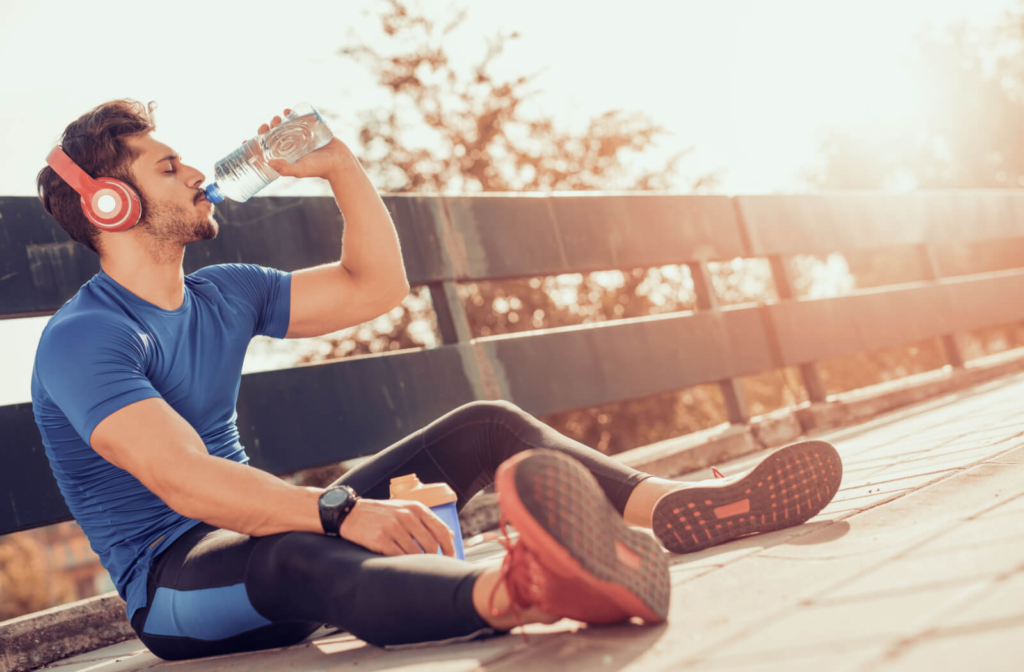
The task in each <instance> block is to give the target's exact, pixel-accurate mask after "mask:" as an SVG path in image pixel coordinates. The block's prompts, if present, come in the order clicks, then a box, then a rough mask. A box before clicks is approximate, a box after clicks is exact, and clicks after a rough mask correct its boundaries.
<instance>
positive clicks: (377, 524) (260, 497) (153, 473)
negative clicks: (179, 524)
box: [89, 397, 455, 556]
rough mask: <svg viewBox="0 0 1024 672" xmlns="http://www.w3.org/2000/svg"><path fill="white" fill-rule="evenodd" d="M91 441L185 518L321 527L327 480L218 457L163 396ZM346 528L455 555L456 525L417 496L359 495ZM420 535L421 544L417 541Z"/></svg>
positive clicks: (391, 547) (247, 529) (385, 548)
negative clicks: (293, 479) (320, 482)
mask: <svg viewBox="0 0 1024 672" xmlns="http://www.w3.org/2000/svg"><path fill="white" fill-rule="evenodd" d="M89 442H90V444H91V445H92V447H93V450H95V451H96V452H97V453H98V454H99V455H100V456H101V457H102V458H103V459H105V460H107V461H108V462H110V463H111V464H113V465H114V466H116V467H118V468H120V469H123V470H125V471H127V472H128V473H130V474H131V475H133V476H135V478H137V479H139V481H140V482H141V483H142V484H143V485H144V486H146V488H148V489H149V490H150V491H151V492H152V493H153V494H155V495H156V496H157V497H159V498H160V499H161V500H163V502H164V503H165V504H167V506H169V507H171V508H172V509H174V510H175V511H177V512H178V513H180V514H181V515H183V516H185V517H186V518H192V519H194V520H201V521H203V522H205V523H209V524H210V525H213V526H215V527H220V528H223V529H226V530H233V531H235V532H240V533H242V534H248V535H250V536H255V537H262V536H266V535H269V534H276V533H278V532H290V531H298V532H312V533H314V534H323V527H322V525H321V523H320V511H319V501H318V500H319V498H320V494H321V493H322V492H323V490H322V489H321V488H308V487H300V486H295V485H292V484H290V483H288V482H286V481H284V480H282V479H280V478H278V477H276V476H274V475H273V474H269V473H267V472H265V471H262V470H260V469H256V468H255V467H250V466H247V465H244V464H240V463H238V462H233V461H231V460H226V459H224V458H220V457H214V456H212V455H210V454H209V453H208V452H207V451H206V445H205V444H204V443H203V440H202V438H201V437H200V436H199V434H197V433H196V431H195V429H193V427H192V425H190V424H189V423H188V421H186V420H185V419H184V418H183V417H181V416H180V415H179V414H178V413H177V412H176V411H175V410H174V409H173V408H171V406H170V405H169V404H168V403H167V402H166V401H164V400H163V399H162V398H160V397H153V398H149V399H143V400H142V401H138V402H136V403H133V404H130V405H128V406H125V407H124V408H121V409H120V410H118V411H115V412H114V413H111V414H110V415H108V416H107V417H106V418H104V419H103V420H101V421H100V423H99V424H97V425H96V429H95V430H94V431H93V432H92V436H91V437H90V441H89ZM339 532H340V535H341V536H342V537H344V538H345V539H348V540H349V541H351V542H353V543H356V544H359V545H361V546H364V547H365V548H368V549H369V550H371V551H375V552H377V553H383V554H385V555H401V554H404V553H419V552H420V548H423V549H425V550H427V551H428V552H433V553H436V552H437V548H438V546H440V547H441V548H443V549H444V553H445V554H446V555H449V556H454V554H455V547H454V545H453V543H452V539H453V537H452V533H451V531H450V530H449V529H448V528H447V527H446V526H445V524H444V523H443V522H442V521H441V519H440V518H438V517H437V515H436V514H434V513H433V512H432V511H431V510H430V509H429V508H427V507H426V506H424V505H423V504H421V503H419V502H411V501H403V500H382V501H378V500H372V499H361V500H359V501H358V502H357V503H356V506H355V508H354V509H353V510H352V512H351V513H349V515H348V517H346V518H345V521H344V522H343V523H342V526H341V530H340V531H339ZM416 543H419V547H417V546H416Z"/></svg>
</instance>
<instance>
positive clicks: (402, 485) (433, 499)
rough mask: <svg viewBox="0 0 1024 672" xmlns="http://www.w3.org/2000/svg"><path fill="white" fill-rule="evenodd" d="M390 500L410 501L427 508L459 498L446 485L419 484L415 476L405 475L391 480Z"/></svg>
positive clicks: (449, 502)
mask: <svg viewBox="0 0 1024 672" xmlns="http://www.w3.org/2000/svg"><path fill="white" fill-rule="evenodd" d="M391 499H411V500H413V501H416V502H421V503H422V504H425V505H427V506H442V505H444V504H451V503H452V502H455V501H457V500H458V499H459V498H458V496H457V495H456V494H455V491H454V490H452V489H451V487H450V486H449V485H448V484H447V483H420V479H419V477H418V476H416V474H406V475H405V476H399V477H398V478H392V479H391Z"/></svg>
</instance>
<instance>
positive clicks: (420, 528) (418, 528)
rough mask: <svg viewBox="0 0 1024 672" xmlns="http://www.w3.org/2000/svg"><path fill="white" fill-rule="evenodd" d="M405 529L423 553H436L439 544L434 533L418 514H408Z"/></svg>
mask: <svg viewBox="0 0 1024 672" xmlns="http://www.w3.org/2000/svg"><path fill="white" fill-rule="evenodd" d="M407 529H408V530H409V533H410V534H411V535H412V536H413V538H414V539H415V540H416V543H418V544H419V545H420V548H422V549H423V551H424V552H425V553H430V554H431V555H433V554H434V553H437V549H438V548H439V547H440V544H439V543H438V540H437V539H435V538H434V533H433V532H431V531H430V529H429V528H428V527H427V526H426V524H425V523H424V522H423V521H422V520H421V519H420V517H419V516H416V515H414V516H410V518H409V525H408V528H407Z"/></svg>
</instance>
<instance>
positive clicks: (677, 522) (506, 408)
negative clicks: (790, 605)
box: [338, 401, 842, 553]
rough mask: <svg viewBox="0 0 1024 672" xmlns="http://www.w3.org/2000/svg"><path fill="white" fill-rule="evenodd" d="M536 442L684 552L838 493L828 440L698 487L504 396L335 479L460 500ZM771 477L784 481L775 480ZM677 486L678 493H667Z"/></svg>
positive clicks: (798, 518) (786, 520) (836, 461)
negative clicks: (412, 476) (599, 446)
mask: <svg viewBox="0 0 1024 672" xmlns="http://www.w3.org/2000/svg"><path fill="white" fill-rule="evenodd" d="M532 448H547V449H550V450H554V451H557V452H560V453H563V454H565V455H568V456H569V457H572V458H574V459H575V460H577V461H578V462H580V463H582V464H583V466H584V467H585V468H586V469H587V470H588V471H590V472H591V473H592V474H593V475H594V477H595V478H596V479H597V482H598V485H599V486H600V488H601V489H602V490H603V491H604V493H605V495H606V496H607V497H608V499H609V500H610V501H611V503H612V505H613V506H614V507H615V509H616V510H617V511H618V512H619V513H620V514H621V515H622V516H623V518H624V520H625V521H626V522H627V523H629V524H631V525H637V526H641V527H647V528H650V527H652V519H657V520H658V521H659V524H658V526H657V528H656V529H655V530H654V532H655V534H656V535H657V537H658V540H659V541H660V542H661V543H662V544H663V545H664V546H665V547H666V548H668V549H669V550H671V551H674V552H677V553H684V552H690V551H694V550H700V549H702V548H706V547H707V546H711V545H715V544H719V543H723V542H725V541H729V540H730V539H733V538H735V537H737V536H742V535H745V534H753V533H758V532H769V531H773V530H776V529H780V528H782V527H789V526H792V525H797V524H800V523H802V522H804V521H806V520H808V519H809V518H811V517H813V516H815V515H817V513H818V512H819V511H820V510H821V509H822V508H823V507H824V506H825V505H826V504H828V502H829V501H831V499H832V497H834V496H835V494H836V492H837V491H838V488H839V479H840V477H841V475H842V462H841V460H840V458H839V454H838V453H837V452H836V450H835V448H833V447H832V446H830V445H829V444H827V443H825V442H823V441H808V442H802V443H797V444H793V445H790V446H787V447H785V448H782V449H780V450H777V451H774V452H773V453H771V454H769V455H768V456H766V457H765V458H764V459H763V460H762V461H761V463H759V464H758V465H757V466H756V467H755V468H754V469H752V470H750V471H749V472H747V473H746V474H740V475H737V476H736V477H731V478H727V479H723V480H722V481H721V482H715V483H713V484H709V483H705V482H702V483H701V484H700V487H694V484H691V483H680V482H678V481H672V480H668V479H662V478H656V477H653V476H651V475H650V474H645V473H643V472H640V471H637V470H636V469H632V468H630V467H628V466H626V465H625V464H623V463H622V462H620V461H619V460H616V459H614V458H612V457H609V456H607V455H604V454H603V453H601V452H599V451H597V450H594V449H593V448H590V447H588V446H586V445H584V444H582V443H580V442H578V441H575V440H573V439H570V438H569V437H567V436H565V435H564V434H561V433H560V432H558V431H557V430H555V429H554V428H553V427H550V426H548V425H546V424H544V423H543V422H541V421H540V420H538V419H537V418H535V417H534V416H532V415H530V414H529V413H526V412H525V411H523V410H522V409H520V408H519V407H517V406H516V405H514V404H511V403H509V402H507V401H478V402H473V403H470V404H465V405H463V406H460V407H459V408H456V409H455V410H453V411H451V412H450V413H448V414H446V415H444V416H442V417H441V418H439V419H438V420H435V421H434V422H432V423H431V424H429V425H428V426H426V427H425V428H423V429H422V430H420V431H418V432H416V433H414V434H412V435H410V436H408V437H406V438H405V439H402V440H401V441H399V442H398V443H396V444H394V445H392V446H390V447H389V448H387V449H386V450H383V451H381V452H380V453H378V454H377V455H375V456H374V457H373V458H372V459H370V460H368V461H367V462H365V463H363V464H361V465H360V466H359V467H357V468H356V469H353V470H352V471H350V472H348V473H347V474H345V475H344V476H342V477H341V478H340V479H338V482H340V483H344V484H346V485H350V486H352V487H353V488H354V489H355V490H356V492H357V493H359V494H360V495H362V496H364V497H373V498H380V499H384V498H387V497H388V496H389V484H390V479H391V478H394V477H396V476H401V475H404V474H408V473H413V472H415V473H416V474H417V475H419V477H420V480H421V481H423V482H434V481H444V482H446V483H448V484H449V485H450V486H451V487H452V488H453V489H454V490H455V492H456V494H457V495H458V497H459V500H458V507H459V508H460V509H461V508H462V506H463V505H464V504H465V503H466V501H468V500H469V498H470V497H472V496H473V495H474V494H476V493H477V492H479V491H480V490H481V489H482V488H483V487H485V486H487V485H489V484H490V483H493V482H494V475H495V472H496V470H497V468H498V466H499V465H500V464H501V463H502V462H504V461H505V460H507V459H509V458H511V457H512V456H514V455H516V454H518V453H521V452H523V451H526V450H529V449H532ZM772 479H776V480H778V479H783V480H782V482H779V483H774V482H773V481H772ZM670 493H673V495H672V497H666V495H668V494H670ZM790 493H792V494H790ZM797 493H799V496H800V498H799V499H796V498H795V495H796V494H797ZM776 497H777V498H778V500H779V501H778V502H776V501H775V500H776ZM695 498H696V499H695ZM691 500H692V501H691ZM791 502H792V504H791ZM798 502H799V504H798ZM790 504H791V505H790ZM787 505H790V506H789V508H788V509H787V508H786V506H787ZM709 507H710V508H709ZM780 507H782V508H780ZM693 508H696V509H698V510H697V511H694V512H693V513H695V514H696V516H695V517H698V518H699V517H701V516H703V520H698V521H693V520H689V519H688V518H687V516H686V514H685V513H684V512H683V509H693ZM677 509H679V510H678V511H677ZM705 509H706V510H705ZM773 509H778V510H777V511H773ZM789 509H791V510H789ZM687 526H689V527H687ZM695 526H697V527H695ZM698 527H707V529H706V530H703V529H698ZM694 537H697V539H698V541H696V542H695V541H693V538H694ZM680 538H682V539H683V541H682V542H680V541H679V539H680Z"/></svg>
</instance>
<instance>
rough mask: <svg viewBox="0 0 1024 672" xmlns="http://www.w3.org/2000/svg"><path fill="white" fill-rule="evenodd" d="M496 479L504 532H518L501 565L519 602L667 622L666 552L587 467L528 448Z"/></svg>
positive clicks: (602, 617) (582, 615)
mask: <svg viewBox="0 0 1024 672" xmlns="http://www.w3.org/2000/svg"><path fill="white" fill-rule="evenodd" d="M495 481H496V483H497V490H498V501H499V502H500V504H501V512H502V529H504V527H505V523H506V522H508V523H511V524H512V525H513V526H514V527H515V528H516V530H518V532H519V540H518V542H517V543H515V544H514V545H512V544H511V543H508V542H506V547H507V548H508V549H509V552H508V554H507V555H506V557H505V565H504V567H503V573H504V577H505V585H506V586H507V588H508V592H509V596H510V598H511V602H512V604H513V605H515V606H517V607H519V608H522V609H529V608H530V607H537V608H539V609H541V610H543V611H545V612H547V613H549V614H553V615H555V616H559V617H564V618H573V619H576V620H579V621H584V622H586V623H592V624H607V623H620V622H622V621H626V620H629V619H630V618H631V617H633V616H638V617H640V618H642V619H643V620H644V621H645V622H647V623H661V622H663V621H664V620H665V618H666V617H667V615H668V603H669V575H668V558H667V556H666V554H665V552H664V551H663V550H662V549H661V548H660V547H659V546H658V543H657V542H656V541H655V540H654V539H652V538H651V537H650V536H649V535H647V534H644V533H642V532H637V531H635V530H632V529H630V528H629V527H628V526H627V525H626V524H625V522H624V521H623V520H622V516H620V515H619V512H618V511H616V510H615V507H613V506H612V504H611V502H609V501H608V498H607V497H606V496H605V494H604V491H602V490H601V488H600V487H599V486H598V484H597V481H596V480H595V479H594V476H593V475H592V474H591V473H590V472H589V471H587V470H586V468H585V467H584V466H583V465H582V464H580V463H579V462H577V461H576V460H574V459H572V458H571V457H568V456H566V455H564V454H562V453H558V452H556V451H552V450H544V449H537V450H528V451H526V452H523V453H519V454H517V455H516V456H514V457H512V458H510V459H508V460H506V461H505V462H503V463H502V464H501V466H500V467H498V472H497V474H496V476H495ZM492 600H493V594H492Z"/></svg>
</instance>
